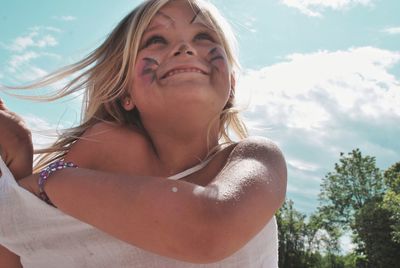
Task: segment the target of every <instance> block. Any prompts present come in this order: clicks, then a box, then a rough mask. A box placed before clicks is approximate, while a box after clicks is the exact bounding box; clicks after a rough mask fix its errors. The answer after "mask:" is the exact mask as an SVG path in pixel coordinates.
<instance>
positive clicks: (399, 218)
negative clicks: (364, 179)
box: [383, 162, 400, 243]
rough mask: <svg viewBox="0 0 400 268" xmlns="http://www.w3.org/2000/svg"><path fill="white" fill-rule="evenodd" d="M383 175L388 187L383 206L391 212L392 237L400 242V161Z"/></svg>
mask: <svg viewBox="0 0 400 268" xmlns="http://www.w3.org/2000/svg"><path fill="white" fill-rule="evenodd" d="M383 176H384V178H385V184H386V185H387V187H388V190H387V192H386V194H385V196H384V201H383V203H384V205H383V206H384V208H386V209H387V210H389V211H390V213H391V216H390V217H391V220H392V226H391V227H392V239H393V240H394V241H395V242H397V243H400V162H397V163H396V164H394V165H392V166H391V167H389V168H388V169H387V170H386V171H385V172H384V175H383Z"/></svg>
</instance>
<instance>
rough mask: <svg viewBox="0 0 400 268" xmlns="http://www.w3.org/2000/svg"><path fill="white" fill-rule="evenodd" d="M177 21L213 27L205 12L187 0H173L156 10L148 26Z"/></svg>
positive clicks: (171, 23)
mask: <svg viewBox="0 0 400 268" xmlns="http://www.w3.org/2000/svg"><path fill="white" fill-rule="evenodd" d="M177 21H179V22H180V23H182V22H183V23H187V24H195V23H199V24H204V25H206V26H208V27H209V28H211V23H210V22H209V20H207V19H206V18H205V16H204V14H203V13H202V12H201V11H200V10H198V9H197V8H196V7H195V6H193V5H190V4H189V3H188V2H187V1H171V2H170V3H168V4H166V5H165V6H163V7H162V8H161V9H160V10H158V11H157V12H156V14H155V15H154V16H153V18H152V19H151V20H150V23H149V25H148V27H147V28H150V27H152V26H153V25H154V24H161V25H165V26H169V25H174V24H175V23H176V22H177Z"/></svg>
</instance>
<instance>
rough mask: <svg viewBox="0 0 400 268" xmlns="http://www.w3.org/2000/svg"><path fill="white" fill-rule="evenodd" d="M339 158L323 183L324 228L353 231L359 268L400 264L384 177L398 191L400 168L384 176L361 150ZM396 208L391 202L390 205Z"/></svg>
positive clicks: (322, 211)
mask: <svg viewBox="0 0 400 268" xmlns="http://www.w3.org/2000/svg"><path fill="white" fill-rule="evenodd" d="M340 156H341V158H340V160H339V163H336V164H335V168H334V171H333V172H329V173H328V174H327V175H326V176H325V178H324V180H323V182H322V184H321V194H320V201H321V206H320V207H319V213H320V214H321V215H322V218H323V219H324V220H323V221H324V223H325V227H326V228H328V229H329V228H332V229H334V227H337V228H339V227H340V226H341V227H342V228H343V229H345V230H346V229H347V230H351V231H352V233H353V242H354V243H355V244H356V245H357V252H356V253H358V257H357V258H353V260H355V264H356V267H377V268H379V267H394V266H395V265H394V264H395V263H396V262H399V261H400V259H399V258H398V257H397V256H396V255H400V254H397V252H399V250H400V248H399V244H398V243H396V242H394V241H393V240H392V239H391V238H392V234H391V233H392V231H393V229H392V225H394V221H393V217H392V213H391V210H390V209H388V208H387V207H385V206H384V202H383V200H384V195H385V191H386V187H385V184H384V180H383V177H385V182H386V184H387V185H391V187H392V188H393V189H398V188H396V186H399V184H397V181H398V180H397V178H398V174H399V172H398V171H399V170H400V168H399V166H396V168H394V169H390V171H388V172H385V176H382V172H381V171H380V170H379V168H377V167H376V163H375V158H374V157H371V156H363V155H362V154H361V152H360V150H359V149H356V150H353V151H351V152H350V153H348V154H347V155H345V154H343V153H341V155H340ZM396 172H397V173H396ZM396 176H397V177H396ZM399 182H400V180H399ZM385 197H386V196H385ZM387 198H389V197H387ZM391 200H393V199H391ZM398 204H399V203H397V207H396V209H398ZM394 205H395V204H394V203H393V202H392V203H391V204H389V205H387V206H394Z"/></svg>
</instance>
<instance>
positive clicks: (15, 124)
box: [0, 99, 33, 180]
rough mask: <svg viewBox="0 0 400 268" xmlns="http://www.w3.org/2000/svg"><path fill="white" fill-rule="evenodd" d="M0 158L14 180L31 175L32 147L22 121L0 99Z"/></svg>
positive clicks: (29, 134) (29, 133) (30, 139)
mask: <svg viewBox="0 0 400 268" xmlns="http://www.w3.org/2000/svg"><path fill="white" fill-rule="evenodd" d="M0 156H1V157H2V159H3V160H4V162H5V163H6V165H7V166H8V168H9V169H10V171H11V172H12V173H13V175H14V177H15V179H16V180H19V179H21V178H23V177H26V176H28V175H30V174H32V162H33V145H32V138H31V132H30V131H29V129H28V128H27V127H26V126H25V123H24V121H23V120H22V119H21V118H20V117H19V116H18V115H16V114H15V113H13V112H10V111H9V110H7V109H6V107H5V105H4V103H3V102H2V101H1V99H0Z"/></svg>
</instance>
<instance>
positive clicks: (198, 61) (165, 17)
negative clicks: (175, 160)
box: [131, 0, 232, 116]
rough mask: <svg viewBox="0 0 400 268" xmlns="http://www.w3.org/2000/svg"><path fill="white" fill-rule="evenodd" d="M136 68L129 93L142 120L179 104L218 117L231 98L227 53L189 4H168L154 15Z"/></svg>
mask: <svg viewBox="0 0 400 268" xmlns="http://www.w3.org/2000/svg"><path fill="white" fill-rule="evenodd" d="M134 70H135V71H134V77H133V85H132V92H131V95H132V100H133V102H134V103H135V105H136V107H137V108H138V109H139V111H140V112H141V115H142V116H146V112H147V111H149V112H150V111H153V113H154V111H157V110H158V111H159V112H170V111H171V109H176V108H177V107H178V106H182V105H183V106H187V105H195V107H198V108H201V109H206V110H207V109H208V110H210V111H212V110H215V114H217V113H219V112H221V111H222V109H223V107H224V106H225V104H226V102H227V100H228V97H229V92H230V88H231V79H232V75H231V69H230V66H229V64H228V61H227V56H226V53H225V50H224V48H223V46H222V45H221V42H220V40H219V38H218V35H217V33H216V32H215V31H214V30H213V29H212V28H211V26H210V25H209V24H208V23H207V22H206V19H204V18H203V17H202V15H201V14H200V13H197V12H195V11H194V10H193V9H192V7H191V6H190V5H189V4H188V3H187V1H181V0H175V1H171V2H170V3H168V4H167V5H165V6H164V7H163V8H161V9H160V10H159V11H158V12H157V14H156V15H155V16H154V18H153V19H152V20H151V22H150V24H149V25H148V27H147V28H146V30H145V32H144V34H143V36H142V39H141V43H140V49H139V51H138V56H137V60H136V64H135V68H134ZM196 104H200V105H202V106H196ZM204 112H205V111H204Z"/></svg>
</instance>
